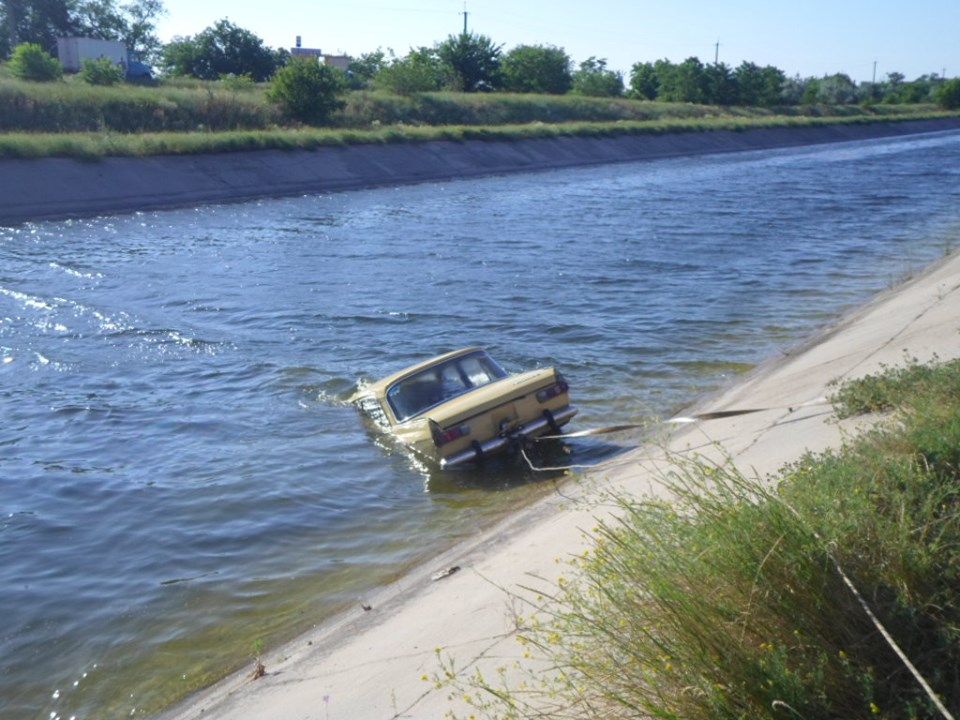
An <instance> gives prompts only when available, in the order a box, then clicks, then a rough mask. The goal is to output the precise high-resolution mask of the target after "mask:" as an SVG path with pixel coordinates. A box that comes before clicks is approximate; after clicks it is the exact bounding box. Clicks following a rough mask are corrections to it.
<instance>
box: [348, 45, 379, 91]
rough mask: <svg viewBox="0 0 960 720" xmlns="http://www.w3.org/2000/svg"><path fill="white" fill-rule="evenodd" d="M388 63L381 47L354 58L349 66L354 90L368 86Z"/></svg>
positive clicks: (349, 77) (350, 81) (351, 85)
mask: <svg viewBox="0 0 960 720" xmlns="http://www.w3.org/2000/svg"><path fill="white" fill-rule="evenodd" d="M386 65H387V55H386V53H385V52H383V50H381V49H380V48H377V49H376V50H374V51H373V52H368V53H364V54H363V55H361V56H360V57H358V58H354V59H353V60H351V61H350V64H349V65H348V66H347V78H348V81H349V83H350V87H352V88H353V89H354V90H360V89H362V88H365V87H367V86H368V85H370V84H371V83H372V82H373V79H374V78H375V77H376V76H377V73H379V72H380V71H381V70H383V68H384V67H386Z"/></svg>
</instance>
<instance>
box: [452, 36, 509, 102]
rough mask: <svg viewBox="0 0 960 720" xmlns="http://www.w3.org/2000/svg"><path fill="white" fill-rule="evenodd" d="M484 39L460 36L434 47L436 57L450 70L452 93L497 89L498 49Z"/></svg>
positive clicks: (482, 37) (498, 83) (499, 79)
mask: <svg viewBox="0 0 960 720" xmlns="http://www.w3.org/2000/svg"><path fill="white" fill-rule="evenodd" d="M501 47H502V46H500V45H495V44H494V43H493V40H491V39H490V38H488V37H487V36H486V35H475V34H473V33H460V34H459V35H451V36H450V37H448V38H447V39H446V40H444V41H443V42H442V43H440V44H439V45H437V57H439V58H440V60H441V62H443V63H444V64H445V65H447V66H448V67H449V68H450V70H451V78H450V80H451V83H450V84H451V86H452V89H454V90H462V91H463V92H477V91H480V90H495V89H496V88H498V87H499V86H500V82H501V77H500V49H501Z"/></svg>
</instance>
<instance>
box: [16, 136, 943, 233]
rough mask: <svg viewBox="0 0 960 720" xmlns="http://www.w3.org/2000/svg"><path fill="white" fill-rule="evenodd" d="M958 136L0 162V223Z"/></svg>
mask: <svg viewBox="0 0 960 720" xmlns="http://www.w3.org/2000/svg"><path fill="white" fill-rule="evenodd" d="M957 129H960V118H946V119H937V120H913V121H901V122H876V123H866V124H849V125H826V126H820V127H805V128H758V129H753V130H744V131H739V132H737V131H727V130H718V131H707V132H688V133H673V134H664V135H631V136H622V137H615V138H589V137H565V138H549V139H531V140H520V141H487V140H470V141H466V142H448V141H437V142H426V143H398V144H393V145H351V146H346V147H329V148H321V149H318V150H309V151H307V150H301V151H282V150H265V151H255V152H244V153H225V154H210V155H181V156H156V157H145V158H128V157H116V158H105V159H103V160H100V161H97V162H85V161H80V160H72V159H65V158H43V159H36V160H2V161H0V224H4V225H10V224H16V223H21V222H25V221H30V220H41V219H57V218H70V217H81V216H89V215H101V214H108V213H116V212H130V211H136V210H152V209H158V208H172V207H181V206H188V205H201V204H207V203H219V202H237V201H242V200H250V199H254V198H261V197H280V196H284V195H299V194H304V193H319V192H331V191H338V190H354V189H358V188H367V187H375V186H382V185H401V184H408V183H417V182H425V181H436V180H449V179H453V178H466V177H477V176H481V175H497V174H502V173H514V172H530V171H536V170H548V169H554V168H567V167H576V166H583V165H599V164H604V163H615V162H629V161H636V160H648V159H655V158H665V157H674V156H681V155H701V154H708V153H721V152H739V151H744V150H763V149H769V148H780V147H795V146H801V145H814V144H820V143H830V142H846V141H851V140H865V139H872V138H883V137H893V136H900V135H910V134H917V133H930V132H941V131H946V130H957Z"/></svg>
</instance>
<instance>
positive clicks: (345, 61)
mask: <svg viewBox="0 0 960 720" xmlns="http://www.w3.org/2000/svg"><path fill="white" fill-rule="evenodd" d="M352 60H353V58H352V57H350V56H349V55H324V56H323V64H324V65H330V66H331V67H335V68H337V69H338V70H343V71H344V72H346V71H347V68H349V67H350V63H351V61H352Z"/></svg>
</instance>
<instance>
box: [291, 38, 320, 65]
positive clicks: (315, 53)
mask: <svg viewBox="0 0 960 720" xmlns="http://www.w3.org/2000/svg"><path fill="white" fill-rule="evenodd" d="M290 54H291V55H293V56H294V57H308V58H311V57H312V58H317V62H320V58H322V57H324V54H323V50H321V49H320V48H305V47H303V42H302V40H301V38H300V36H299V35H297V45H296V47H292V48H290Z"/></svg>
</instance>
